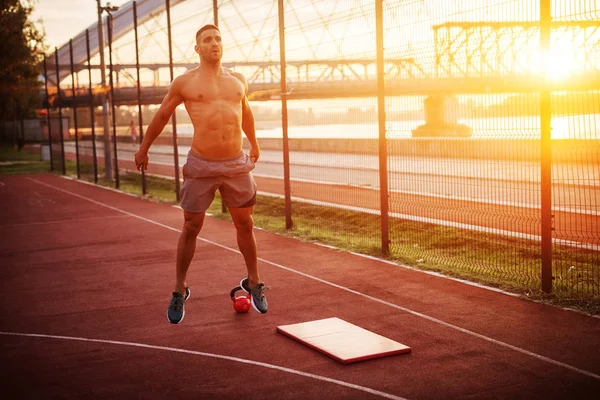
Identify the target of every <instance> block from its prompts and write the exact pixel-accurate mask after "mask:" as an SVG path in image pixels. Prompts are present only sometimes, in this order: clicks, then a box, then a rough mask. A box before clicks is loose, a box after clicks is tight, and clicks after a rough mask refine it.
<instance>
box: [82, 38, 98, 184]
mask: <svg viewBox="0 0 600 400" xmlns="http://www.w3.org/2000/svg"><path fill="white" fill-rule="evenodd" d="M85 47H86V51H87V63H88V79H89V80H90V87H89V96H90V125H91V126H92V157H93V158H94V183H98V161H97V154H96V117H95V116H94V113H95V111H96V107H94V90H93V87H92V63H91V62H90V31H89V29H86V30H85Z"/></svg>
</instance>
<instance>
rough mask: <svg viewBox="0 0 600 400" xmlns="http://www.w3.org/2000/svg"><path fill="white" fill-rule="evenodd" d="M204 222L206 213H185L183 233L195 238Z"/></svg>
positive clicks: (187, 236) (189, 237)
mask: <svg viewBox="0 0 600 400" xmlns="http://www.w3.org/2000/svg"><path fill="white" fill-rule="evenodd" d="M203 222H204V214H201V215H198V214H191V213H185V214H184V222H183V234H184V235H185V237H186V238H188V239H195V238H196V237H197V236H198V234H199V233H200V230H201V229H202V224H203Z"/></svg>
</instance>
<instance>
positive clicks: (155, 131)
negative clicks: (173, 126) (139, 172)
mask: <svg viewBox="0 0 600 400" xmlns="http://www.w3.org/2000/svg"><path fill="white" fill-rule="evenodd" d="M182 102H183V97H182V96H181V83H180V80H178V79H174V80H173V82H172V83H171V86H170V87H169V91H168V93H167V95H166V96H165V98H164V99H163V101H162V103H161V104H160V108H159V109H158V111H157V112H156V114H154V117H153V118H152V121H150V125H148V129H147V130H146V134H145V135H144V140H143V141H142V144H141V145H140V149H139V150H138V151H137V153H135V165H136V167H137V169H140V168H141V167H142V166H144V168H148V151H149V150H150V146H152V143H154V141H155V140H156V138H157V137H158V136H159V135H160V134H161V132H162V131H163V129H164V128H165V125H166V124H167V122H169V119H171V116H172V115H173V113H174V112H175V109H176V108H177V106H178V105H179V104H181V103H182Z"/></svg>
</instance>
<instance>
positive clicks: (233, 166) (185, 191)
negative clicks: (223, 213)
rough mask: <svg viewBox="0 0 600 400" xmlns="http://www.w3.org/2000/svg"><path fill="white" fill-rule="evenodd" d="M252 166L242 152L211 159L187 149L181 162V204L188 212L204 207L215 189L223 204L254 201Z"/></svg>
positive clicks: (254, 185)
mask: <svg viewBox="0 0 600 400" xmlns="http://www.w3.org/2000/svg"><path fill="white" fill-rule="evenodd" d="M253 169H254V162H253V161H252V160H251V159H250V157H249V156H248V155H247V154H245V153H244V152H240V154H238V155H236V156H235V157H231V158H223V159H216V160H213V159H208V158H204V157H201V156H199V155H198V154H196V153H193V152H192V151H190V152H189V153H188V156H187V162H186V163H185V165H184V166H183V186H182V187H181V192H180V195H181V196H180V198H181V202H180V205H181V208H183V209H184V210H185V211H188V212H192V213H199V212H204V211H206V210H207V209H208V207H209V206H210V204H211V203H212V201H213V200H214V198H215V192H216V191H217V189H218V190H219V192H220V193H221V197H222V198H223V202H224V203H225V205H226V206H227V207H236V208H238V207H251V206H253V205H255V204H256V188H257V186H256V182H254V178H253V177H252V174H251V173H250V171H252V170H253Z"/></svg>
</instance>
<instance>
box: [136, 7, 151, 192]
mask: <svg viewBox="0 0 600 400" xmlns="http://www.w3.org/2000/svg"><path fill="white" fill-rule="evenodd" d="M133 31H134V40H135V71H136V76H137V102H138V124H139V126H140V144H142V141H143V140H144V119H143V115H142V83H141V81H140V49H139V43H138V17H137V1H134V2H133ZM141 170H142V194H143V195H145V194H147V193H148V189H147V187H146V171H145V168H141Z"/></svg>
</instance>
